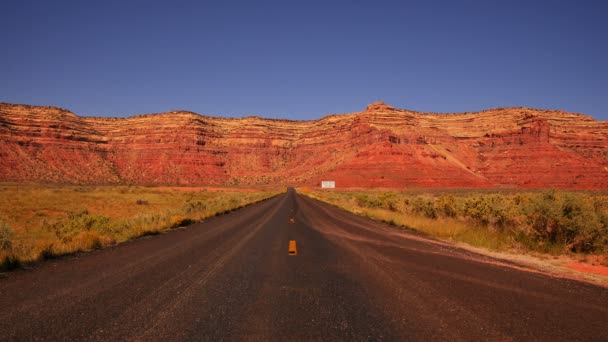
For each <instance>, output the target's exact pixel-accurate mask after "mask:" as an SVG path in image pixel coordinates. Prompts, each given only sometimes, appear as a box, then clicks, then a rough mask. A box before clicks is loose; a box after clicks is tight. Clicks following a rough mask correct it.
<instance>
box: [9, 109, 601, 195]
mask: <svg viewBox="0 0 608 342" xmlns="http://www.w3.org/2000/svg"><path fill="white" fill-rule="evenodd" d="M322 180H333V181H335V182H336V186H337V187H341V188H351V187H356V188H420V187H422V188H424V187H430V188H495V187H501V188H548V187H551V188H564V189H607V188H608V122H607V121H596V120H595V119H593V118H592V117H589V116H586V115H583V114H575V113H568V112H564V111H558V110H538V109H531V108H500V109H490V110H485V111H481V112H476V113H458V114H434V113H421V112H415V111H410V110H402V109H396V108H393V107H391V106H389V105H386V104H384V103H382V102H376V103H373V104H371V105H369V106H367V108H366V109H365V110H364V111H361V112H357V113H350V114H338V115H328V116H325V117H323V118H321V119H319V120H311V121H292V120H278V119H265V118H260V117H244V118H222V117H212V116H204V115H200V114H196V113H192V112H187V111H173V112H167V113H160V114H147V115H137V116H133V117H128V118H100V117H82V116H77V115H75V114H74V113H72V112H70V111H68V110H65V109H61V108H57V107H41V106H29V105H18V104H8V103H0V182H43V183H48V182H50V183H68V184H133V185H172V186H178V185H181V186H197V185H222V186H224V185H266V184H268V185H315V184H319V182H320V181H322Z"/></svg>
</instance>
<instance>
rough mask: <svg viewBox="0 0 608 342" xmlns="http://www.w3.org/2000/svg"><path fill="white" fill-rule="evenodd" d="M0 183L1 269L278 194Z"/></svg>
mask: <svg viewBox="0 0 608 342" xmlns="http://www.w3.org/2000/svg"><path fill="white" fill-rule="evenodd" d="M212 190H213V191H207V190H205V189H204V188H199V189H188V188H181V189H180V188H158V187H157V188H155V187H133V186H97V187H96V186H51V185H24V184H0V270H5V269H11V268H15V267H19V266H20V265H22V264H24V263H30V262H35V261H40V260H44V259H48V258H53V257H55V256H59V255H64V254H70V253H74V252H79V251H87V250H92V249H96V248H100V247H103V246H107V245H111V244H114V243H118V242H123V241H126V240H129V239H133V238H136V237H139V236H144V235H153V234H158V233H159V232H161V231H163V230H167V229H171V228H175V227H179V226H183V225H187V224H190V223H193V222H196V221H199V220H203V219H205V218H208V217H211V216H215V215H218V214H221V213H225V212H227V211H230V210H233V209H236V208H239V207H242V206H244V205H247V204H250V203H254V202H257V201H260V200H263V199H266V198H269V197H271V196H274V195H276V194H278V193H279V192H280V191H279V190H261V189H258V190H256V189H230V188H226V189H217V188H214V189H212Z"/></svg>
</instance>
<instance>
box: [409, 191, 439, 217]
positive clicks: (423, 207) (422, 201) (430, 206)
mask: <svg viewBox="0 0 608 342" xmlns="http://www.w3.org/2000/svg"><path fill="white" fill-rule="evenodd" d="M408 203H409V207H410V208H411V209H410V210H411V211H412V212H413V213H416V214H418V215H422V216H425V217H428V218H432V219H436V218H437V217H438V215H437V209H436V208H435V203H434V202H433V200H432V199H430V198H426V197H418V196H417V197H414V198H413V199H412V200H411V201H408Z"/></svg>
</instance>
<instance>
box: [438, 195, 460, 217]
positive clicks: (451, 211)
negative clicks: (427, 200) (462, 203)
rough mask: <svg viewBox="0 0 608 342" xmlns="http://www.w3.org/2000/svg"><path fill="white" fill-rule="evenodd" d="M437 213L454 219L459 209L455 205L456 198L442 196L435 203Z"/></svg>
mask: <svg viewBox="0 0 608 342" xmlns="http://www.w3.org/2000/svg"><path fill="white" fill-rule="evenodd" d="M436 207H437V211H438V212H439V213H440V214H441V215H443V216H447V217H456V216H457V215H458V213H459V211H460V210H459V208H458V205H457V203H456V198H454V196H452V195H442V196H440V197H439V199H437V202H436Z"/></svg>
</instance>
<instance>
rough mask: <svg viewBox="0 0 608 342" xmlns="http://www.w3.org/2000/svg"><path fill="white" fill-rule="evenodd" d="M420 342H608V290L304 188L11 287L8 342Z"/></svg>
mask: <svg viewBox="0 0 608 342" xmlns="http://www.w3.org/2000/svg"><path fill="white" fill-rule="evenodd" d="M290 241H295V247H296V249H297V252H296V253H290ZM411 339H416V340H608V290H607V289H605V288H601V287H597V286H593V285H589V284H585V283H580V282H575V281H570V280H563V279H555V278H551V277H548V276H545V275H542V274H539V273H535V272H529V271H524V270H519V269H518V268H517V267H508V266H504V265H497V264H496V263H494V262H493V260H491V259H489V258H487V257H483V256H478V255H475V254H473V253H470V252H466V251H464V250H461V249H458V248H455V247H453V246H450V245H448V244H444V243H439V242H436V241H432V240H428V239H425V238H423V237H421V236H419V235H417V234H412V233H407V232H403V231H400V230H397V229H394V228H391V227H388V226H386V225H384V224H381V223H377V222H373V221H370V220H368V219H365V218H362V217H358V216H355V215H352V214H350V213H347V212H345V211H342V210H339V209H336V208H334V207H332V206H329V205H327V204H324V203H321V202H318V201H315V200H312V199H309V198H306V197H303V196H300V195H297V194H296V193H295V192H294V191H293V190H290V191H288V193H287V194H285V195H281V196H277V197H274V198H272V199H269V200H267V201H264V202H261V203H257V204H254V205H251V206H248V207H246V208H243V209H240V210H238V211H236V212H233V213H231V214H228V215H223V216H219V217H215V218H213V219H209V220H207V221H205V222H201V223H197V224H195V225H193V226H190V227H187V228H183V229H181V228H180V229H176V230H173V231H170V232H168V233H166V234H162V235H160V236H154V237H148V238H143V239H138V240H135V241H131V242H128V243H124V244H121V245H117V246H114V247H111V248H106V249H103V250H99V251H95V252H92V253H87V254H82V255H79V256H78V257H70V258H63V259H60V260H55V261H49V262H45V263H43V264H41V265H40V266H38V267H36V268H34V269H30V270H22V271H17V272H12V273H8V274H6V275H4V277H2V278H0V340H65V341H68V340H69V341H83V340H104V341H115V340H142V341H143V340H145V341H148V340H157V341H167V340H411Z"/></svg>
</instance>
